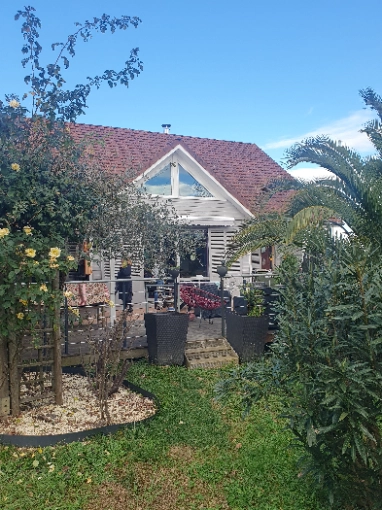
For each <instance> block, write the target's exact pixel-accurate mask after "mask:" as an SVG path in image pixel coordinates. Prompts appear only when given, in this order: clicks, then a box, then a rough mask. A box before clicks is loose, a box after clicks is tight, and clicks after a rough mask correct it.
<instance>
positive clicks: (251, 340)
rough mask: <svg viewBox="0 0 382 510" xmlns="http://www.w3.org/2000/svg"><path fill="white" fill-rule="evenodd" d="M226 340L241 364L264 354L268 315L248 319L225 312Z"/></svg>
mask: <svg viewBox="0 0 382 510" xmlns="http://www.w3.org/2000/svg"><path fill="white" fill-rule="evenodd" d="M226 320H227V340H228V342H229V343H230V345H231V347H232V348H233V349H234V351H235V352H236V353H237V355H238V356H239V359H240V361H241V362H246V361H252V360H253V359H255V358H256V357H258V356H262V355H263V354H264V346H265V344H266V342H267V334H268V323H269V317H268V315H263V316H262V317H250V316H248V315H238V314H237V313H234V312H229V311H227V314H226Z"/></svg>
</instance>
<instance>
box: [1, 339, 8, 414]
mask: <svg viewBox="0 0 382 510" xmlns="http://www.w3.org/2000/svg"><path fill="white" fill-rule="evenodd" d="M9 413H10V398H9V373H8V346H7V342H6V340H5V339H4V338H0V416H6V415H8V414H9Z"/></svg>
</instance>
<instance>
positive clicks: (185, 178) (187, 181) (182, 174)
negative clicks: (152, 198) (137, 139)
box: [144, 162, 213, 198]
mask: <svg viewBox="0 0 382 510" xmlns="http://www.w3.org/2000/svg"><path fill="white" fill-rule="evenodd" d="M144 187H145V189H146V192H147V193H149V194H150V195H162V196H172V197H204V198H210V197H213V195H212V194H211V193H210V192H209V191H208V190H207V189H206V188H205V187H204V186H203V185H202V184H200V182H198V181H197V180H196V179H195V178H194V177H193V176H192V175H191V174H190V173H189V172H188V171H187V170H185V169H184V167H183V166H182V165H181V164H179V163H177V162H171V163H169V164H168V165H166V166H165V167H163V168H162V169H161V170H159V172H158V173H156V174H155V175H154V176H153V177H151V178H149V179H148V180H147V181H146V183H145V185H144Z"/></svg>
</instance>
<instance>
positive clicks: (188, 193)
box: [178, 164, 213, 197]
mask: <svg viewBox="0 0 382 510" xmlns="http://www.w3.org/2000/svg"><path fill="white" fill-rule="evenodd" d="M178 168H179V196H180V197H212V196H213V195H211V193H210V192H209V191H208V190H207V189H206V188H205V187H204V186H203V185H202V184H200V183H199V182H198V181H197V180H196V179H194V177H192V175H191V174H189V173H188V172H187V170H185V169H184V168H183V167H182V165H179V164H178Z"/></svg>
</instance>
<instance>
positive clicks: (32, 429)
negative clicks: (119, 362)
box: [0, 373, 157, 446]
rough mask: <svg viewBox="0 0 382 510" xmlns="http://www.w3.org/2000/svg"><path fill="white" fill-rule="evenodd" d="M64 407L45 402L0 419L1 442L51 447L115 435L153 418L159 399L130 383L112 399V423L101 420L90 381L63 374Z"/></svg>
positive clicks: (110, 410)
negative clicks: (126, 427)
mask: <svg viewBox="0 0 382 510" xmlns="http://www.w3.org/2000/svg"><path fill="white" fill-rule="evenodd" d="M63 399H64V402H63V405H62V406H59V405H56V404H52V403H41V404H40V405H34V406H33V407H32V406H31V407H30V408H29V409H24V411H23V412H22V414H21V415H20V416H18V417H12V416H10V417H6V418H3V419H1V420H0V426H1V432H2V433H1V434H0V442H1V443H5V444H13V445H16V446H48V445H53V444H56V443H58V442H72V441H78V440H81V439H83V438H85V437H88V436H90V435H94V434H97V433H111V432H114V431H115V430H117V429H118V428H119V427H120V426H122V425H128V424H135V423H137V422H141V421H143V420H146V419H148V418H150V417H152V416H153V415H154V414H155V412H156V409H157V405H156V402H155V400H156V399H155V396H154V395H152V394H150V393H148V392H145V391H144V390H142V389H140V388H138V387H137V386H134V385H132V384H130V383H128V382H127V381H125V382H124V385H123V386H122V387H121V388H119V390H118V391H117V392H116V393H114V394H113V395H112V396H111V397H110V400H109V412H110V416H111V424H110V425H108V426H105V425H104V424H102V422H101V421H100V410H99V404H98V401H97V399H96V397H95V396H94V394H93V392H92V390H91V388H90V383H89V380H88V379H87V378H86V377H84V376H83V375H81V374H78V373H74V374H73V373H69V374H63Z"/></svg>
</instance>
